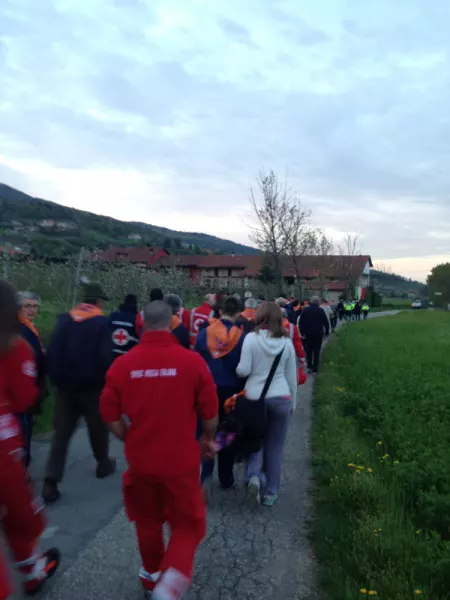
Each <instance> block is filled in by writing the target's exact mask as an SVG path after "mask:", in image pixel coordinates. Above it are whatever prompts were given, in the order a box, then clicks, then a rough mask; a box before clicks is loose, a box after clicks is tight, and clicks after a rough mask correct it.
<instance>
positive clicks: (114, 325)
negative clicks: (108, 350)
mask: <svg viewBox="0 0 450 600" xmlns="http://www.w3.org/2000/svg"><path fill="white" fill-rule="evenodd" d="M137 313H138V306H137V297H136V296H135V295H134V294H128V295H127V296H125V300H124V302H123V304H121V305H120V307H119V310H115V311H114V312H112V313H111V314H110V315H109V323H110V325H111V334H112V349H113V350H112V351H113V358H114V359H116V358H118V357H119V356H122V354H126V353H127V352H128V351H129V350H131V349H132V348H134V347H135V346H136V344H137V343H138V341H139V339H138V336H137V333H136V316H137Z"/></svg>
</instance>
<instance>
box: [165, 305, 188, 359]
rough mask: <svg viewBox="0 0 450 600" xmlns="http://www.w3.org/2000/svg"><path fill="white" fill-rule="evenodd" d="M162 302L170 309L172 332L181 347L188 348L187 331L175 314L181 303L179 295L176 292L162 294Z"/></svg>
mask: <svg viewBox="0 0 450 600" xmlns="http://www.w3.org/2000/svg"><path fill="white" fill-rule="evenodd" d="M164 302H166V303H167V304H168V305H169V306H170V308H171V309H172V322H171V329H172V334H173V335H174V336H175V337H176V338H177V340H178V341H179V342H180V344H181V345H182V346H183V348H189V331H188V329H187V327H185V326H184V325H183V323H182V322H181V319H180V317H178V316H177V313H178V312H179V311H180V308H181V305H182V301H181V298H180V296H177V295H176V294H166V295H165V296H164Z"/></svg>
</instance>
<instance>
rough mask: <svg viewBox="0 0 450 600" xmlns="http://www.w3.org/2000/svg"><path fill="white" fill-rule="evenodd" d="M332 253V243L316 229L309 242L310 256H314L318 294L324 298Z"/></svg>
mask: <svg viewBox="0 0 450 600" xmlns="http://www.w3.org/2000/svg"><path fill="white" fill-rule="evenodd" d="M332 253H333V241H332V239H331V238H329V237H328V236H327V235H326V234H325V233H324V232H323V231H321V230H320V229H316V230H315V232H314V236H313V238H312V241H311V254H313V255H314V256H316V260H315V261H314V266H315V269H316V270H317V275H318V276H317V280H318V282H319V287H320V290H319V291H320V294H321V295H324V296H326V295H327V294H326V292H327V289H326V286H327V281H328V269H329V268H330V267H332V266H334V265H332V263H331V259H330V256H331V254H332Z"/></svg>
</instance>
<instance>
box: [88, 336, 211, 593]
mask: <svg viewBox="0 0 450 600" xmlns="http://www.w3.org/2000/svg"><path fill="white" fill-rule="evenodd" d="M100 412H101V415H102V417H103V420H104V421H105V422H106V423H114V422H117V421H119V420H120V419H121V417H122V415H126V417H127V418H128V419H129V421H130V425H129V428H128V431H127V434H126V437H125V455H126V458H127V461H128V465H129V469H128V471H127V472H126V473H125V475H124V501H125V507H126V510H127V514H128V517H129V519H130V521H133V522H135V524H136V530H137V537H138V543H139V549H140V553H141V557H142V563H143V567H142V568H141V571H140V578H141V581H142V584H143V585H144V587H145V588H146V589H149V590H151V589H153V587H154V584H155V580H156V579H158V577H159V575H160V574H162V575H161V577H162V578H164V576H165V574H167V573H169V576H170V574H171V573H176V574H178V575H179V576H180V577H181V579H182V580H183V581H184V584H183V585H184V587H185V588H186V587H187V584H188V582H189V580H190V578H191V575H192V568H193V562H194V557H195V552H196V550H197V547H198V545H199V544H200V542H201V541H202V539H203V537H204V536H205V533H206V510H205V504H204V499H203V494H202V491H201V487H200V476H199V473H200V448H199V444H198V443H197V442H196V441H195V433H196V428H197V413H199V414H200V417H201V418H202V419H203V420H210V419H214V418H215V417H216V415H217V412H218V399H217V393H216V386H215V385H214V381H213V378H212V375H211V373H210V372H209V369H208V367H207V366H206V363H205V362H204V360H203V359H202V358H201V357H200V356H199V355H198V354H197V353H195V352H191V351H190V350H187V349H185V348H183V347H182V346H181V345H180V344H179V343H178V341H177V340H176V339H175V338H174V336H173V335H172V334H171V333H169V332H164V331H148V332H146V333H144V335H143V336H142V338H141V341H140V343H139V344H138V345H137V346H136V347H135V348H133V349H132V350H130V352H128V354H126V355H124V356H123V357H121V358H119V359H118V360H117V361H116V362H115V363H114V364H113V366H112V367H111V368H110V369H109V371H108V373H107V376H106V385H105V388H104V389H103V392H102V395H101V398H100ZM165 522H168V523H169V525H170V530H171V538H170V542H169V545H168V547H167V550H166V551H164V542H163V525H164V523H165ZM162 580H163V579H161V581H162Z"/></svg>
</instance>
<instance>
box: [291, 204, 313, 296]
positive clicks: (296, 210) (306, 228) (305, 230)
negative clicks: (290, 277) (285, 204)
mask: <svg viewBox="0 0 450 600" xmlns="http://www.w3.org/2000/svg"><path fill="white" fill-rule="evenodd" d="M318 233H319V232H318V230H317V229H316V228H315V227H314V226H313V225H312V223H311V211H310V210H309V209H307V208H305V207H304V206H303V205H302V204H301V202H300V201H298V200H295V201H294V202H293V203H292V206H291V209H290V215H289V219H288V221H287V223H286V229H285V236H286V241H287V244H286V254H287V256H288V259H289V262H290V263H291V265H292V268H293V270H294V273H295V279H296V282H297V288H298V291H299V292H300V294H301V295H303V289H302V288H303V284H304V282H303V279H302V259H303V257H304V256H306V255H310V254H313V253H314V248H315V247H316V245H317V236H318Z"/></svg>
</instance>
